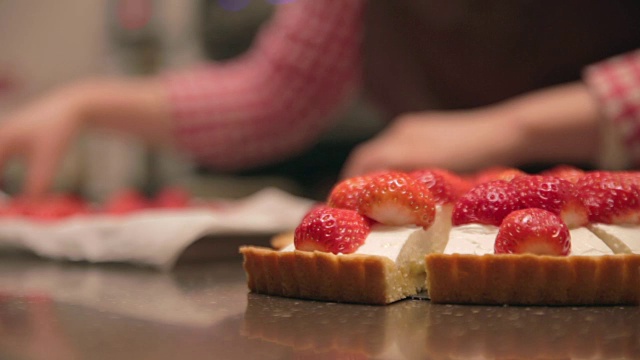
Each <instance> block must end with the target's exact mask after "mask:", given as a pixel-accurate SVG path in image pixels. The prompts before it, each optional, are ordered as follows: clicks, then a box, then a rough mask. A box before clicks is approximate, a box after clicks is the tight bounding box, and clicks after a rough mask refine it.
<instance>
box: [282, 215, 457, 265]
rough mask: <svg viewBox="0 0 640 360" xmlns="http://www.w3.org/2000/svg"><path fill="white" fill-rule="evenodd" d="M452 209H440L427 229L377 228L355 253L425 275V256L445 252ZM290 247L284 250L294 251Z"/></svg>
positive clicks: (374, 228)
mask: <svg viewBox="0 0 640 360" xmlns="http://www.w3.org/2000/svg"><path fill="white" fill-rule="evenodd" d="M451 211H452V207H451V206H443V207H440V206H437V207H436V217H435V220H434V222H433V224H432V225H431V227H429V228H428V229H427V230H424V229H422V228H421V227H417V226H386V225H380V224H377V225H374V226H373V228H372V229H371V232H370V233H369V235H368V236H367V238H366V239H365V241H364V244H362V246H360V247H359V248H358V249H357V250H356V251H355V252H354V254H364V255H376V256H384V257H387V258H389V259H391V260H392V261H393V262H395V263H396V264H397V265H398V266H400V267H403V268H404V267H410V269H411V270H412V271H417V272H424V256H425V255H426V254H430V253H442V251H443V250H444V247H445V245H446V243H447V234H448V233H449V229H450V228H451ZM293 250H295V246H294V245H293V244H290V245H289V246H287V247H285V248H283V249H282V250H281V251H293Z"/></svg>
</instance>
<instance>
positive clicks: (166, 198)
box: [152, 186, 191, 209]
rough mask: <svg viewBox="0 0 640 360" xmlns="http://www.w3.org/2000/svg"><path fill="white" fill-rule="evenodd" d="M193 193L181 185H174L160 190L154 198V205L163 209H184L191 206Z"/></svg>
mask: <svg viewBox="0 0 640 360" xmlns="http://www.w3.org/2000/svg"><path fill="white" fill-rule="evenodd" d="M190 201H191V194H189V192H188V191H187V190H185V189H184V188H181V187H177V186H172V187H166V188H164V189H162V190H160V191H159V192H158V193H157V194H156V196H155V197H154V198H153V201H152V203H153V206H154V207H157V208H161V209H183V208H186V207H188V206H189V203H190Z"/></svg>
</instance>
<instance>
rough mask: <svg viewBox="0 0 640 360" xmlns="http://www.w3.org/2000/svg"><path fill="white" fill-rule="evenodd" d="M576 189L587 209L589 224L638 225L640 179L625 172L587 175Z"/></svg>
mask: <svg viewBox="0 0 640 360" xmlns="http://www.w3.org/2000/svg"><path fill="white" fill-rule="evenodd" d="M576 189H577V191H578V193H579V194H580V197H581V198H582V200H583V202H584V204H585V205H586V206H587V208H588V209H589V221H590V222H593V223H605V224H639V223H640V176H639V175H638V174H637V173H627V172H605V171H594V172H589V173H587V174H586V175H584V176H583V177H582V178H580V179H579V180H578V182H577V183H576Z"/></svg>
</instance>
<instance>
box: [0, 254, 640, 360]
mask: <svg viewBox="0 0 640 360" xmlns="http://www.w3.org/2000/svg"><path fill="white" fill-rule="evenodd" d="M366 358H376V359H469V358H473V359H495V358H509V359H520V358H522V359H537V358H540V359H606V358H615V359H638V358H640V308H639V307H555V308H550V307H495V306H458V305H434V304H430V303H429V302H428V301H424V300H405V301H401V302H398V303H395V304H392V305H389V306H363V305H350V304H336V303H325V302H315V301H304V300H297V299H285V298H276V297H269V296H263V295H256V294H249V293H248V291H247V288H246V285H245V275H244V272H243V270H242V267H241V260H240V259H238V258H237V257H233V258H227V259H217V260H215V261H208V262H181V263H179V265H178V266H177V267H176V268H175V269H174V270H173V271H171V272H167V273H162V272H157V271H153V270H149V269H141V268H137V267H133V266H125V265H90V264H72V263H62V262H54V261H47V260H42V259H38V258H35V257H30V256H23V255H15V254H14V255H6V254H5V255H0V359H47V360H49V359H160V360H162V359H366Z"/></svg>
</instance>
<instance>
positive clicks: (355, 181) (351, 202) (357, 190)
mask: <svg viewBox="0 0 640 360" xmlns="http://www.w3.org/2000/svg"><path fill="white" fill-rule="evenodd" d="M369 179H370V177H369V176H367V175H364V176H356V177H353V178H349V179H346V180H343V181H341V182H339V183H338V184H336V185H335V186H334V187H333V189H331V192H330V193H329V197H328V199H327V204H328V205H329V206H331V207H335V208H340V209H351V210H358V206H359V203H360V198H361V197H362V192H363V190H364V187H365V185H366V184H367V182H368V181H369Z"/></svg>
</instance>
